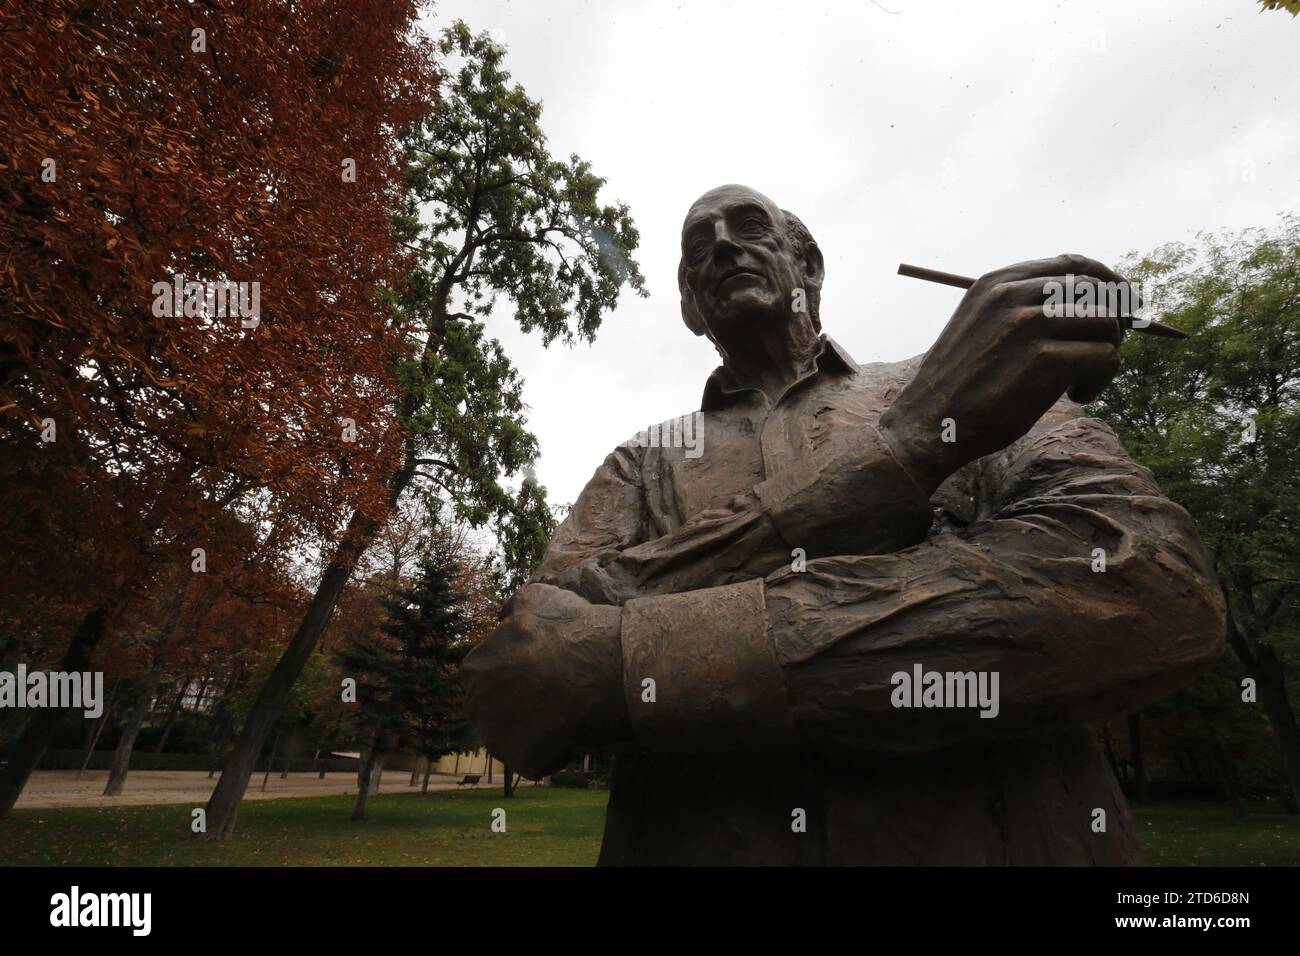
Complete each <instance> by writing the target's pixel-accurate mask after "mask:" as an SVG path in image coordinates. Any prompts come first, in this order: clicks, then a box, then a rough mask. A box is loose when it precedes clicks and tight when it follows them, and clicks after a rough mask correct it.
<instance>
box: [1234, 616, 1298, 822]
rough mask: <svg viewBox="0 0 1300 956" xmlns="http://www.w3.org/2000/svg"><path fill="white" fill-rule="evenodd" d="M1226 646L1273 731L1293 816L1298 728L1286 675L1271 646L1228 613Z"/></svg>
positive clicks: (1285, 795) (1296, 800) (1288, 806)
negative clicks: (1252, 687)
mask: <svg viewBox="0 0 1300 956" xmlns="http://www.w3.org/2000/svg"><path fill="white" fill-rule="evenodd" d="M1228 643H1230V644H1231V645H1232V649H1233V650H1234V651H1236V652H1237V657H1238V658H1239V659H1240V660H1241V664H1242V666H1243V667H1244V668H1245V669H1246V673H1247V674H1249V675H1250V676H1251V677H1253V678H1255V688H1256V690H1257V691H1258V692H1259V702H1260V703H1261V704H1263V705H1264V713H1265V714H1266V715H1267V716H1268V722H1269V725H1270V726H1271V727H1272V728H1273V739H1274V740H1275V741H1276V742H1277V746H1278V749H1279V750H1281V751H1282V776H1283V779H1284V780H1285V782H1286V789H1285V790H1284V791H1283V796H1284V803H1285V806H1286V810H1287V812H1288V813H1296V812H1297V811H1300V728H1297V727H1296V721H1295V712H1294V711H1293V710H1292V709H1291V701H1290V700H1289V699H1288V698H1287V693H1286V672H1285V670H1284V669H1283V667H1282V662H1281V661H1280V660H1278V658H1277V654H1275V653H1274V652H1273V648H1272V646H1271V645H1270V644H1268V643H1267V642H1266V641H1263V640H1260V639H1258V638H1256V637H1247V636H1246V635H1245V634H1244V633H1243V631H1241V630H1238V628H1237V624H1236V621H1234V620H1233V616H1232V613H1231V612H1229V614H1228Z"/></svg>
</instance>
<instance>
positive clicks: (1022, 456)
mask: <svg viewBox="0 0 1300 956" xmlns="http://www.w3.org/2000/svg"><path fill="white" fill-rule="evenodd" d="M1067 274H1069V275H1072V276H1074V277H1075V280H1074V281H1076V282H1080V281H1091V282H1098V283H1101V282H1116V281H1122V277H1120V276H1117V275H1115V273H1113V272H1112V271H1111V270H1110V269H1109V268H1107V267H1106V266H1104V265H1102V264H1101V263H1099V262H1095V261H1093V260H1091V259H1085V258H1083V257H1080V256H1059V257H1057V258H1054V259H1045V260H1041V261H1035V262H1023V263H1019V264H1016V265H1013V266H1008V267H1007V268H1005V269H1000V270H997V271H995V272H991V273H988V274H987V275H985V276H983V277H981V278H980V279H979V280H978V281H977V282H976V283H975V284H974V286H973V287H971V288H970V290H969V291H968V292H967V293H966V294H965V296H964V298H963V299H962V301H961V304H960V305H959V306H958V308H957V310H956V312H955V313H954V315H953V317H952V319H951V320H950V321H949V322H948V325H947V326H946V327H945V328H944V330H943V332H942V333H941V334H940V336H939V339H938V341H936V342H935V344H934V346H933V347H932V348H931V349H930V350H929V352H927V353H926V354H925V355H924V356H923V357H921V358H918V359H912V360H910V361H906V362H900V363H896V364H875V365H869V366H859V365H857V364H856V363H855V362H854V361H853V359H852V358H850V357H849V356H848V355H847V354H845V352H844V351H843V349H841V348H840V347H839V346H837V345H836V344H835V342H833V341H832V340H831V339H830V338H829V337H827V336H825V335H822V334H820V330H821V323H820V317H819V314H818V305H819V292H820V289H821V286H822V280H823V275H824V267H823V261H822V255H821V252H820V250H819V249H818V247H817V244H816V243H815V242H814V241H813V239H812V236H811V235H810V234H809V233H808V230H807V229H806V228H805V227H804V225H803V224H802V223H801V222H800V221H799V219H798V218H797V217H795V216H793V215H792V214H790V213H788V212H785V211H783V210H781V209H780V208H778V207H777V206H776V205H775V204H774V203H773V202H772V201H771V200H770V199H768V198H767V197H765V196H763V195H762V194H760V193H758V192H756V191H754V190H752V189H748V188H746V187H743V186H722V187H720V188H718V189H714V190H712V191H710V192H708V193H706V194H705V195H703V196H702V197H700V199H698V200H697V201H696V202H695V203H694V205H692V206H691V209H690V212H689V213H688V215H687V217H686V221H685V224H684V226H683V229H682V258H681V265H680V267H679V273H678V281H679V286H680V288H681V294H682V315H683V317H684V319H685V321H686V325H687V327H688V328H690V330H691V331H692V332H694V333H695V334H696V335H704V336H707V337H708V338H709V340H710V341H712V342H713V344H714V345H715V346H716V347H717V349H718V352H719V353H720V354H721V356H722V365H721V366H720V367H719V368H718V369H717V370H716V371H715V372H714V373H713V374H712V375H711V376H710V377H709V380H708V382H707V384H706V385H705V389H704V396H703V400H702V406H701V410H700V413H699V416H700V417H699V426H700V429H699V435H698V436H697V437H698V438H699V439H701V440H702V445H701V446H699V447H698V448H697V449H696V451H695V453H694V454H692V453H691V449H690V448H688V447H685V446H686V444H687V443H683V442H677V441H670V440H658V441H644V440H643V441H637V442H633V443H629V444H626V445H624V446H621V447H619V448H617V449H615V450H614V452H613V453H611V454H610V455H609V456H608V457H607V458H606V459H605V461H604V463H603V464H602V465H601V466H600V468H599V469H597V471H596V473H595V475H594V476H593V477H592V479H591V481H590V482H589V483H588V485H587V487H586V488H585V489H584V490H583V492H582V495H581V496H580V497H579V499H578V500H577V502H576V503H575V504H574V507H573V509H572V511H571V512H570V514H569V515H568V517H567V519H566V520H565V521H564V523H563V524H562V525H561V527H560V528H559V530H558V531H557V532H556V534H555V537H554V539H553V540H552V542H551V544H550V548H549V550H548V551H547V553H546V557H545V559H544V560H543V562H542V564H541V566H540V567H539V568H538V569H537V572H536V574H535V575H534V576H533V578H532V580H531V582H530V583H529V584H528V585H526V586H525V587H523V588H521V589H520V590H519V592H518V593H516V594H515V596H514V597H513V598H512V599H511V601H510V602H509V603H508V604H507V606H506V607H505V608H504V609H503V611H502V617H501V624H500V627H499V628H498V629H497V631H496V632H495V633H494V634H493V635H492V636H491V637H490V638H489V639H488V640H486V641H485V642H484V643H483V644H482V645H480V646H479V647H478V648H476V649H475V650H474V652H473V653H471V654H470V656H469V658H468V659H467V660H466V662H465V672H466V675H467V678H468V687H469V697H468V710H469V714H470V717H471V719H472V720H473V722H474V724H475V725H476V726H477V727H478V729H479V730H480V732H481V733H482V736H483V739H484V741H485V742H486V743H487V745H488V747H489V748H490V749H491V750H492V752H494V753H496V754H498V755H500V756H501V757H503V758H504V759H505V760H507V761H508V762H509V763H510V765H511V766H512V767H514V768H515V769H517V770H519V771H522V772H523V773H524V774H526V775H530V776H532V775H541V774H545V773H550V772H553V771H555V770H558V769H559V768H561V767H563V766H564V765H565V764H566V763H568V762H569V761H570V760H571V759H572V758H573V756H574V755H575V754H577V753H581V752H608V753H613V754H615V755H616V757H615V761H614V772H613V780H612V784H611V794H610V801H609V809H608V813H607V817H606V825H605V839H604V844H603V847H602V850H601V855H600V862H601V864H603V865H616V864H631V865H637V864H813V865H815V864H826V863H850V864H975V865H981V864H1130V863H1136V862H1138V861H1139V847H1138V843H1137V840H1136V837H1135V834H1134V832H1133V823H1132V819H1131V817H1130V815H1129V812H1128V807H1127V805H1126V803H1125V800H1124V798H1123V795H1122V794H1121V793H1120V791H1119V788H1118V785H1117V783H1116V781H1115V779H1114V776H1113V774H1112V773H1111V771H1110V769H1109V768H1108V766H1107V765H1106V762H1105V761H1104V759H1103V758H1102V757H1101V755H1100V753H1099V750H1098V748H1097V745H1096V742H1095V740H1094V738H1093V736H1092V733H1091V731H1090V730H1089V729H1088V728H1087V727H1086V726H1085V723H1086V722H1087V721H1090V720H1095V719H1098V718H1105V717H1113V716H1116V715H1120V714H1124V713H1126V712H1130V711H1132V710H1134V709H1136V708H1139V707H1141V706H1143V705H1145V704H1148V703H1150V702H1152V701H1154V700H1156V699H1157V698H1159V697H1161V696H1162V695H1165V694H1167V693H1169V692H1170V691H1172V690H1174V689H1176V688H1178V687H1179V686H1181V685H1183V684H1185V683H1186V682H1187V681H1189V680H1190V679H1191V678H1192V677H1193V676H1194V675H1195V674H1196V673H1197V671H1198V670H1199V669H1200V668H1202V667H1204V666H1205V665H1206V664H1208V663H1210V662H1211V661H1213V660H1214V659H1215V658H1216V657H1217V656H1218V655H1219V653H1220V651H1221V649H1222V642H1223V633H1224V607H1223V598H1222V595H1221V594H1220V591H1219V588H1218V585H1217V583H1216V581H1215V576H1214V573H1213V571H1212V568H1211V567H1210V563H1209V561H1208V559H1207V556H1206V554H1205V551H1204V549H1203V547H1202V545H1201V543H1200V541H1199V538H1198V536H1197V533H1196V529H1195V527H1194V526H1193V524H1192V521H1191V519H1190V518H1189V517H1188V515H1187V513H1186V512H1185V511H1184V510H1183V509H1182V508H1180V507H1179V506H1178V505H1175V504H1174V503H1172V502H1171V501H1169V500H1168V499H1166V498H1165V497H1164V496H1163V495H1162V494H1161V492H1160V489H1159V488H1158V487H1157V486H1156V484H1155V482H1154V480H1153V479H1152V476H1151V474H1150V473H1149V472H1148V471H1147V470H1146V469H1145V468H1142V467H1140V466H1138V465H1136V464H1134V463H1133V462H1132V461H1131V460H1130V459H1129V458H1128V456H1127V455H1126V454H1125V452H1124V449H1123V448H1121V447H1120V444H1119V442H1118V441H1117V439H1116V438H1115V435H1114V433H1113V432H1112V431H1111V430H1110V429H1109V428H1108V427H1106V426H1105V425H1104V424H1102V423H1101V422H1099V421H1097V420H1095V419H1093V418H1089V417H1087V416H1086V415H1085V414H1084V412H1083V410H1082V409H1081V408H1080V407H1079V405H1078V404H1076V402H1086V401H1090V400H1091V399H1093V398H1094V397H1096V396H1097V395H1098V394H1099V393H1100V392H1101V390H1102V389H1103V388H1104V387H1105V386H1106V384H1107V383H1108V382H1109V381H1110V380H1111V378H1112V377H1113V376H1114V374H1115V372H1116V370H1117V368H1118V366H1119V350H1118V345H1119V343H1120V339H1121V336H1122V334H1123V331H1122V327H1121V324H1120V322H1119V320H1118V319H1116V318H1115V317H1108V316H1106V315H1104V314H1097V315H1081V316H1069V317H1064V316H1053V315H1050V314H1049V311H1048V310H1045V309H1044V307H1043V304H1044V286H1045V283H1046V282H1048V281H1049V280H1053V279H1058V278H1060V277H1063V276H1065V275H1067ZM1066 393H1068V398H1067V397H1063V394H1066ZM671 433H672V430H671V428H668V427H666V428H665V430H664V432H663V434H665V435H667V434H671Z"/></svg>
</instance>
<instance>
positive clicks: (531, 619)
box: [461, 584, 631, 776]
mask: <svg viewBox="0 0 1300 956" xmlns="http://www.w3.org/2000/svg"><path fill="white" fill-rule="evenodd" d="M621 616H622V609H621V608H618V607H611V606H608V605H596V604H589V603H588V602H587V601H584V600H583V599H582V598H580V597H578V596H577V595H575V594H572V593H570V592H568V591H565V590H563V589H562V588H557V587H552V586H551V585H548V584H529V585H525V586H524V587H523V588H521V589H520V590H519V591H518V592H516V594H515V596H514V597H513V598H511V600H510V601H509V603H508V604H507V605H506V607H505V609H504V610H503V615H502V622H501V624H500V626H498V627H497V629H496V630H495V631H493V632H492V634H491V636H489V637H488V638H487V639H486V640H485V641H483V643H481V644H480V645H479V646H478V647H476V648H474V650H473V651H472V652H470V654H469V656H468V657H466V658H465V662H464V664H463V665H462V668H461V673H462V675H463V676H464V678H465V681H466V698H465V710H466V713H467V714H468V716H469V718H470V721H471V722H472V723H473V724H474V726H475V727H476V728H478V730H479V732H480V734H482V736H483V740H484V742H485V743H486V744H487V747H488V749H489V750H490V751H492V752H493V753H495V754H497V755H499V756H501V757H503V758H504V759H505V760H507V761H508V762H509V763H510V765H511V766H512V767H514V768H516V769H518V770H519V771H521V772H523V773H524V774H525V775H527V776H540V775H542V774H545V773H550V772H553V771H554V770H557V769H559V768H560V767H562V766H563V765H564V764H566V763H567V762H568V761H569V760H570V759H571V758H572V755H573V754H574V753H576V752H578V751H579V750H584V749H586V750H597V749H603V748H604V747H606V746H610V745H612V744H614V743H616V742H619V741H620V740H625V739H628V738H629V737H630V736H631V731H630V724H628V717H627V704H626V702H625V701H624V698H623V654H622V648H621V645H620V638H619V634H620V620H621Z"/></svg>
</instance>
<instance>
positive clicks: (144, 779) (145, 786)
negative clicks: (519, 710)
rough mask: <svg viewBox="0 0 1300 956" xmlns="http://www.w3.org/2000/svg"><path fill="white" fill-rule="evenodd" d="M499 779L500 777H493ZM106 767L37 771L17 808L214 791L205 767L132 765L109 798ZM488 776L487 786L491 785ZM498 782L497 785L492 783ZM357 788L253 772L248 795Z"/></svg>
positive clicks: (383, 789)
mask: <svg viewBox="0 0 1300 956" xmlns="http://www.w3.org/2000/svg"><path fill="white" fill-rule="evenodd" d="M410 779H411V774H410V771H405V772H403V771H399V770H389V771H386V772H385V773H384V776H383V779H382V780H381V781H380V785H379V792H380V793H407V792H410V791H412V790H417V791H418V790H419V789H420V787H419V783H418V782H417V783H416V785H415V786H414V787H410V786H408V785H407V784H408V783H409V782H410ZM460 779H461V778H459V777H453V776H450V775H448V774H434V775H433V776H431V777H430V778H429V789H430V790H433V789H438V790H445V789H448V788H450V789H453V790H454V789H456V783H457V781H458V780H460ZM495 779H496V780H497V781H498V783H499V781H500V777H499V776H497V777H496V778H495ZM107 781H108V771H107V770H87V771H86V772H85V773H83V774H82V775H81V778H80V779H78V778H77V772H76V771H75V770H37V771H35V772H33V773H32V775H31V778H30V779H29V780H28V781H27V786H26V788H25V789H24V790H23V795H22V796H21V797H19V798H18V803H17V804H16V806H17V808H18V809H20V810H22V809H46V808H53V807H124V806H143V805H146V804H157V803H192V804H194V805H195V806H201V805H203V804H205V803H207V802H208V797H210V796H212V788H213V787H215V786H216V784H217V778H216V777H215V776H214V777H213V778H212V779H211V780H209V779H208V775H207V774H206V773H205V772H203V771H201V770H132V771H131V774H130V776H128V777H127V778H126V786H125V787H123V789H122V794H121V796H117V797H105V796H104V795H103V793H104V784H105V783H106V782H107ZM487 785H488V784H487V778H486V777H485V778H484V780H483V786H485V787H486V786H487ZM494 785H495V784H494ZM356 792H357V775H356V774H355V773H327V774H326V775H325V779H324V780H321V779H319V778H318V777H317V775H316V774H314V773H291V774H289V776H288V777H286V778H284V779H281V778H280V775H279V774H278V773H272V774H271V776H270V778H269V779H268V780H267V781H266V792H263V791H262V774H260V773H257V774H254V775H253V778H252V780H251V781H250V782H249V784H248V791H247V793H246V794H245V795H244V799H245V800H275V799H276V798H278V797H327V796H337V795H340V794H355V793H356Z"/></svg>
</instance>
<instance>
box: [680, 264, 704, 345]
mask: <svg viewBox="0 0 1300 956" xmlns="http://www.w3.org/2000/svg"><path fill="white" fill-rule="evenodd" d="M677 290H678V291H679V292H680V293H681V295H682V321H683V322H685V323H686V327H687V328H688V329H690V330H691V331H692V332H694V333H695V334H696V335H703V334H704V332H705V325H704V316H702V315H700V309H699V306H697V305H696V304H695V293H693V292H692V291H691V290H690V287H689V286H688V285H687V284H686V263H685V262H679V263H678V264H677Z"/></svg>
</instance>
